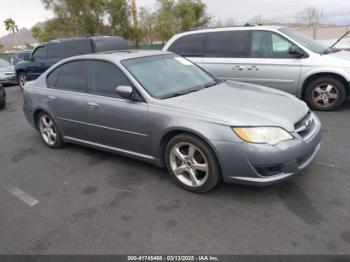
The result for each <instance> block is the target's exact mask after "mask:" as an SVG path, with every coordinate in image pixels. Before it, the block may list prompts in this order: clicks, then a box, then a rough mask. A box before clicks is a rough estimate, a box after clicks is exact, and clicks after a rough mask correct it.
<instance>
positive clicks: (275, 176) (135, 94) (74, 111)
mask: <svg viewBox="0 0 350 262" xmlns="http://www.w3.org/2000/svg"><path fill="white" fill-rule="evenodd" d="M267 101H268V102H267ZM23 109H24V112H25V115H26V117H27V119H28V121H29V122H30V123H31V124H32V125H33V126H34V127H35V128H36V129H37V130H38V131H39V133H40V136H41V138H42V140H43V142H44V143H45V144H46V145H47V146H48V147H50V148H57V147H61V146H62V145H63V144H64V142H70V143H77V144H81V145H85V146H89V147H93V148H98V149H102V150H106V151H109V152H112V153H117V154H121V155H125V156H129V157H133V158H136V159H140V160H144V161H147V162H150V163H153V164H155V165H158V166H166V167H167V169H168V171H169V173H170V175H171V177H172V178H173V179H174V180H175V181H176V182H177V183H178V184H179V185H180V186H181V187H183V188H184V189H186V190H189V191H191V192H196V193H201V192H206V191H208V190H211V189H212V188H214V187H215V186H216V185H217V184H218V183H219V182H220V181H221V180H223V181H225V182H237V183H245V184H250V185H269V184H272V183H276V182H278V181H281V180H284V179H287V178H288V177H291V176H293V175H295V174H297V173H298V172H300V170H302V169H304V168H305V167H306V166H308V165H309V164H310V162H311V161H312V160H313V158H314V157H315V155H316V153H317V151H318V149H319V147H320V139H321V133H320V127H321V125H320V122H319V120H318V118H317V116H316V115H314V114H313V113H312V112H310V111H309V108H308V107H307V105H306V104H305V103H304V102H303V101H301V100H299V99H297V98H295V97H294V96H292V95H289V94H287V93H285V92H281V91H278V90H274V89H270V88H267V87H260V86H256V85H250V84H245V83H238V82H231V81H220V80H219V79H217V78H216V77H214V76H213V75H211V74H210V73H208V72H206V71H205V70H203V69H201V68H200V67H198V66H197V65H195V64H193V63H192V62H190V61H188V60H186V59H184V58H182V57H180V56H177V55H174V54H172V53H169V52H162V51H125V52H118V53H109V54H91V55H84V56H77V57H73V58H68V59H65V60H64V61H61V62H60V63H58V64H56V65H55V66H53V67H52V68H50V69H49V70H47V71H46V72H45V73H44V74H43V75H41V77H39V78H38V79H37V80H36V81H32V82H28V83H27V84H26V86H25V88H24V107H23Z"/></svg>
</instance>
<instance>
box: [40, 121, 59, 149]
mask: <svg viewBox="0 0 350 262" xmlns="http://www.w3.org/2000/svg"><path fill="white" fill-rule="evenodd" d="M39 129H40V134H41V137H42V138H43V140H44V141H45V143H46V144H48V145H50V146H53V145H54V144H55V143H56V141H57V133H56V129H55V125H54V123H53V120H52V119H51V118H50V117H49V116H47V115H42V116H41V117H40V120H39Z"/></svg>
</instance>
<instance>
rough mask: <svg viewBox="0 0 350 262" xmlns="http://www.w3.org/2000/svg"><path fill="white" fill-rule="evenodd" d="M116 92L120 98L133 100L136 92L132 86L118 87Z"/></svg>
mask: <svg viewBox="0 0 350 262" xmlns="http://www.w3.org/2000/svg"><path fill="white" fill-rule="evenodd" d="M115 91H116V92H117V94H118V95H119V96H120V97H123V98H126V99H131V98H133V96H134V91H133V89H132V87H131V86H117V87H116V89H115Z"/></svg>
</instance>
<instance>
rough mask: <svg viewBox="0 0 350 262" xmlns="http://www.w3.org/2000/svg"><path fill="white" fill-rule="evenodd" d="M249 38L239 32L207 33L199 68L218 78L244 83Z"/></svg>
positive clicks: (243, 32) (246, 34) (246, 32)
mask: <svg viewBox="0 0 350 262" xmlns="http://www.w3.org/2000/svg"><path fill="white" fill-rule="evenodd" d="M249 36H250V34H249V32H248V31H240V30H237V31H220V32H209V33H207V35H206V40H205V44H204V56H203V59H202V61H201V66H202V67H203V68H205V69H206V70H208V71H209V72H211V73H212V74H214V75H216V76H217V77H219V78H222V79H230V80H236V81H245V60H246V57H247V56H248V52H249V47H248V46H249Z"/></svg>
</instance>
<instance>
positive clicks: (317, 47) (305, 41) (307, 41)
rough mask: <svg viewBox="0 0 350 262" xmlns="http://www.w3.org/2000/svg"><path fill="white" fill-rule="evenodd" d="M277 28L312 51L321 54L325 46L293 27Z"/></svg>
mask: <svg viewBox="0 0 350 262" xmlns="http://www.w3.org/2000/svg"><path fill="white" fill-rule="evenodd" d="M279 30H280V31H281V32H282V33H284V34H285V35H287V36H289V37H290V38H292V39H293V40H294V41H296V42H298V43H300V44H301V45H303V46H304V47H306V48H307V49H309V50H311V51H312V52H314V53H317V54H323V53H324V51H325V50H326V47H325V46H323V45H322V44H320V43H318V42H317V41H315V40H313V39H312V38H310V37H308V36H306V35H304V34H302V33H299V32H297V31H295V30H293V29H290V28H285V27H284V28H281V29H279Z"/></svg>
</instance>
